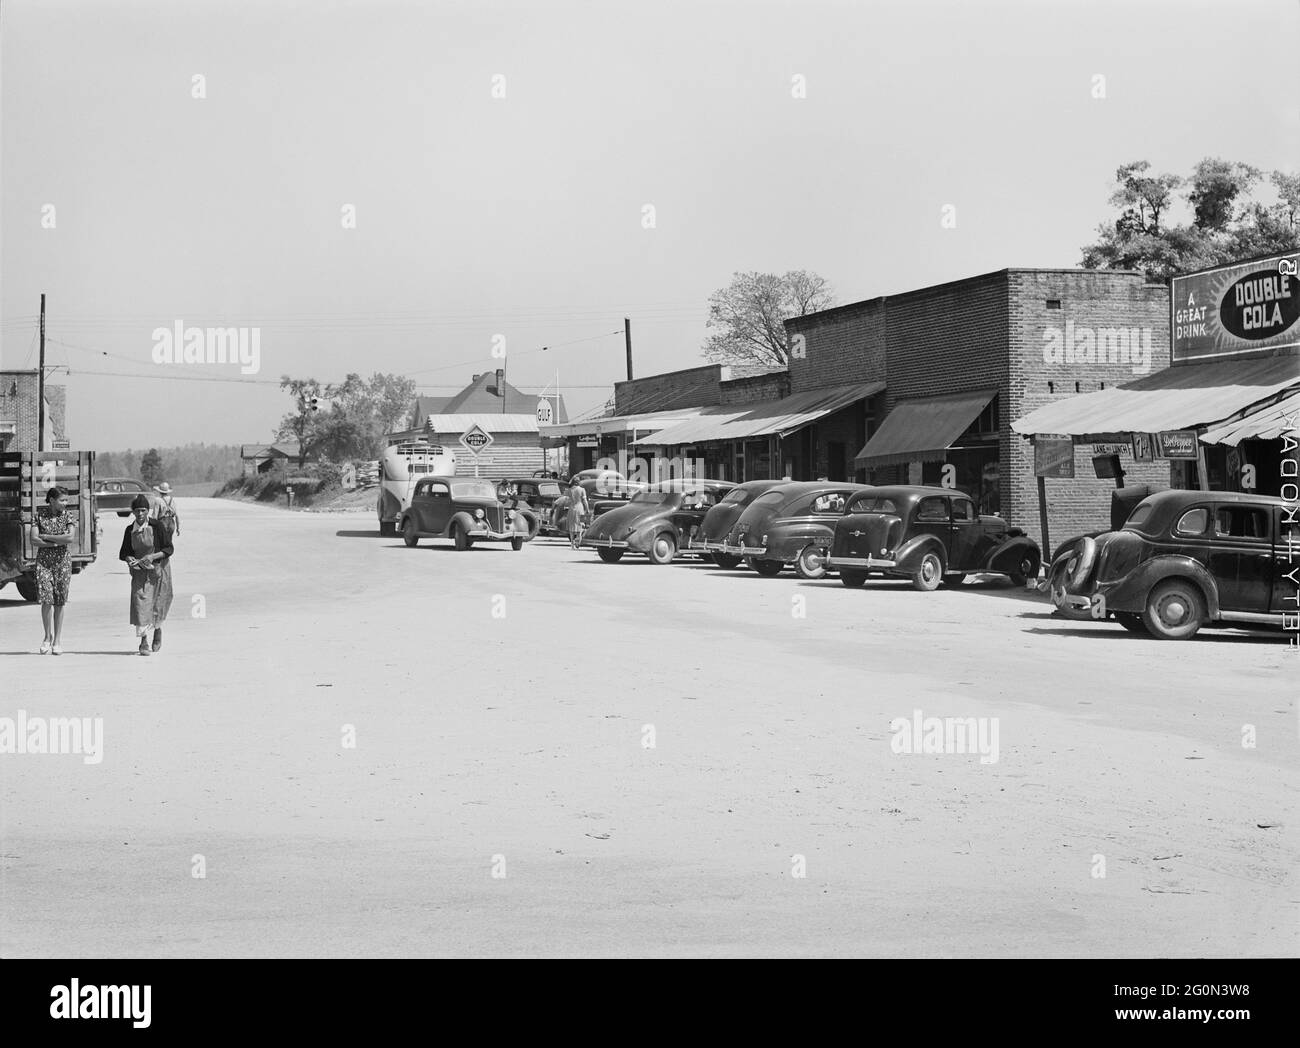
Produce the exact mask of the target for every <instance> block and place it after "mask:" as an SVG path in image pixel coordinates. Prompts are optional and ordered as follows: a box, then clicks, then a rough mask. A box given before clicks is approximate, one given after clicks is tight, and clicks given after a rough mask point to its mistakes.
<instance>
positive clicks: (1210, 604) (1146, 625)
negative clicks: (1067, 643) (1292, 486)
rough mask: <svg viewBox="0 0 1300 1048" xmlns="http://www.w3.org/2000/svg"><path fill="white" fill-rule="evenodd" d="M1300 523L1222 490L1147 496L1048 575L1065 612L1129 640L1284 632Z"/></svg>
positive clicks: (1276, 505)
mask: <svg viewBox="0 0 1300 1048" xmlns="http://www.w3.org/2000/svg"><path fill="white" fill-rule="evenodd" d="M1297 550H1300V521H1297V520H1296V519H1295V514H1294V513H1292V512H1290V510H1289V509H1288V508H1287V505H1286V503H1284V502H1283V501H1282V500H1281V499H1279V498H1270V497H1267V496H1264V495H1247V494H1239V493H1235V492H1222V491H1161V492H1158V493H1156V494H1154V495H1150V496H1148V497H1147V498H1145V499H1144V500H1143V501H1142V502H1140V503H1138V505H1137V507H1136V508H1135V509H1134V510H1133V512H1132V514H1131V515H1130V516H1129V518H1128V520H1127V522H1126V523H1125V524H1124V526H1123V527H1122V528H1120V529H1119V530H1117V531H1108V532H1105V533H1104V534H1102V535H1099V536H1097V537H1096V538H1090V537H1086V538H1083V539H1081V540H1080V541H1079V542H1077V543H1076V544H1075V545H1074V546H1072V547H1071V548H1070V549H1067V550H1065V551H1064V552H1063V553H1062V554H1061V556H1060V558H1059V561H1060V562H1059V563H1054V564H1053V565H1052V570H1051V572H1050V575H1049V577H1050V578H1051V579H1052V580H1053V583H1052V586H1051V596H1052V602H1053V603H1054V604H1055V605H1056V606H1057V607H1058V608H1072V609H1075V610H1076V611H1085V612H1088V613H1089V616H1090V617H1091V618H1096V619H1109V618H1112V617H1113V618H1114V619H1115V621H1116V622H1118V623H1119V624H1120V625H1121V626H1123V627H1124V628H1125V629H1126V630H1128V631H1129V632H1131V633H1139V634H1147V635H1149V636H1152V637H1155V638H1157V639H1159V640H1186V639H1188V638H1190V637H1193V636H1195V635H1196V633H1197V631H1198V630H1200V629H1201V627H1203V626H1245V627H1252V626H1254V627H1259V626H1264V627H1268V626H1281V625H1282V621H1283V620H1282V615H1283V612H1284V611H1289V612H1291V613H1292V614H1294V613H1295V607H1296V605H1295V604H1294V603H1293V602H1294V601H1295V599H1296V587H1295V584H1294V582H1292V581H1291V580H1290V579H1288V577H1287V573H1288V572H1289V571H1290V570H1291V566H1292V563H1293V562H1292V560H1291V557H1292V554H1293V553H1294V552H1295V551H1297Z"/></svg>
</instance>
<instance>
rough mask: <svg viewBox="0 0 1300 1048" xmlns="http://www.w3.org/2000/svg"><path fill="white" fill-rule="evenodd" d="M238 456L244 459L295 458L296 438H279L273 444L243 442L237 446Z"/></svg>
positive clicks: (296, 455) (296, 451) (296, 450)
mask: <svg viewBox="0 0 1300 1048" xmlns="http://www.w3.org/2000/svg"><path fill="white" fill-rule="evenodd" d="M239 457H240V458H246V459H261V458H297V457H298V442H297V441H296V440H280V441H277V442H276V443H274V444H243V445H241V446H240V448H239Z"/></svg>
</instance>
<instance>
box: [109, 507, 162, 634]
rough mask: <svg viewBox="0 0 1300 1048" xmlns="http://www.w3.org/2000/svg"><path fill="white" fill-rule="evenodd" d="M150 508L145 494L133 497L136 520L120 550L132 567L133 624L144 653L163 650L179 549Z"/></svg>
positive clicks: (128, 565) (122, 557)
mask: <svg viewBox="0 0 1300 1048" xmlns="http://www.w3.org/2000/svg"><path fill="white" fill-rule="evenodd" d="M150 508H151V507H150V503H149V499H148V497H147V496H145V495H137V496H136V497H135V498H134V499H132V500H131V514H132V516H133V517H134V518H135V520H134V521H133V522H132V523H130V524H128V525H127V526H126V533H125V534H124V535H123V536H122V549H121V550H120V551H119V553H118V557H119V559H121V560H124V561H126V566H127V567H128V568H130V569H131V625H132V626H134V627H135V632H136V636H138V637H139V638H140V654H141V655H148V654H149V653H150V651H151V650H152V651H159V650H161V649H162V624H163V622H164V620H165V619H166V618H167V612H168V611H170V610H171V606H172V568H171V558H172V554H173V553H174V552H175V550H174V549H173V548H172V543H171V538H170V537H169V536H168V534H167V529H166V528H165V527H164V526H163V525H162V524H159V523H158V521H156V520H151V519H150V517H149V511H150ZM150 634H152V635H153V636H152V646H151V644H150V639H151V638H150Z"/></svg>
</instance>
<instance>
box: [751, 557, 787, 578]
mask: <svg viewBox="0 0 1300 1048" xmlns="http://www.w3.org/2000/svg"><path fill="white" fill-rule="evenodd" d="M750 563H751V564H753V566H754V570H755V571H757V572H758V573H759V574H760V575H766V576H767V577H768V578H771V577H772V576H774V575H780V574H781V569H782V568H783V567H785V565H784V564H782V563H781V562H780V561H779V560H755V561H751V562H750Z"/></svg>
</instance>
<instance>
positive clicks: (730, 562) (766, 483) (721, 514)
mask: <svg viewBox="0 0 1300 1048" xmlns="http://www.w3.org/2000/svg"><path fill="white" fill-rule="evenodd" d="M789 483H790V481H788V480H786V481H782V480H747V481H745V483H743V484H738V485H737V486H736V487H734V488H732V489H731V490H730V491H728V492H727V494H726V497H725V498H723V500H722V501H721V502H719V503H718V504H717V505H716V506H714V507H713V508H712V509H711V510H709V512H708V513H707V514H705V516H704V520H703V521H701V522H700V530H699V533H698V539H697V541H698V542H699V543H700V544H701V545H702V546H703V548H704V551H705V552H706V553H707V554H708V555H709V556H710V557H711V558H712V559H713V563H714V564H716V565H717V566H718V567H720V568H737V567H739V566H740V563H741V558H740V557H739V556H737V555H735V554H733V553H727V552H726V551H725V550H724V548H723V547H724V546H725V545H726V541H727V533H728V532H729V531H731V526H732V525H733V524H735V523H736V521H737V520H739V519H740V515H741V514H742V513H744V512H745V510H746V509H748V508H749V505H750V504H751V503H752V502H753V501H754V500H755V499H756V498H758V496H759V495H762V494H763V493H764V492H765V491H771V490H772V488H774V487H776V486H777V485H778V484H789Z"/></svg>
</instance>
